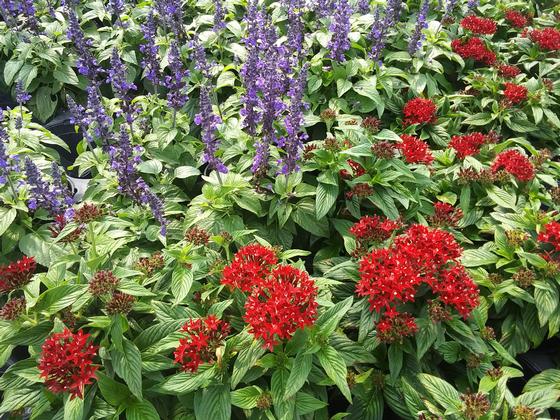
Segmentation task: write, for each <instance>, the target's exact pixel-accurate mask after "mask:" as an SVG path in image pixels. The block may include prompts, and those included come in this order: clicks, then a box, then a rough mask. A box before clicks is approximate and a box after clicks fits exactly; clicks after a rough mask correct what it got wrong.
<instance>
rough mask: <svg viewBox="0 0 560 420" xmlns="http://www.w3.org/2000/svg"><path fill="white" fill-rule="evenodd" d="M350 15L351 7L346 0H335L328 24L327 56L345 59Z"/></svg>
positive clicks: (336, 59) (348, 47) (348, 45)
mask: <svg viewBox="0 0 560 420" xmlns="http://www.w3.org/2000/svg"><path fill="white" fill-rule="evenodd" d="M350 16H352V7H351V6H350V3H348V0H337V2H336V6H335V9H334V13H333V16H332V19H331V24H330V26H329V31H330V32H331V34H332V38H331V40H330V42H329V46H328V48H329V50H330V54H329V56H330V57H331V58H332V59H333V60H335V61H338V62H343V61H345V60H346V58H345V56H344V54H345V53H346V51H348V50H349V49H350V40H349V39H348V34H349V33H350Z"/></svg>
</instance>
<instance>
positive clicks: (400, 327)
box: [375, 311, 418, 344]
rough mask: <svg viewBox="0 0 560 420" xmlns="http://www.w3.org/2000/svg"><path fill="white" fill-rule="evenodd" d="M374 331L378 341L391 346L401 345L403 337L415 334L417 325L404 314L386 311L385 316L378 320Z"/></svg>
mask: <svg viewBox="0 0 560 420" xmlns="http://www.w3.org/2000/svg"><path fill="white" fill-rule="evenodd" d="M375 329H376V330H377V338H379V341H381V342H382V343H386V344H392V343H397V342H398V343H402V342H403V339H404V338H405V337H411V336H413V335H414V334H416V332H417V331H418V325H416V322H415V321H414V317H413V316H412V315H410V314H408V313H406V312H404V313H397V312H395V311H387V313H386V314H385V316H384V317H383V318H381V319H380V320H379V322H378V323H377V326H376V328H375Z"/></svg>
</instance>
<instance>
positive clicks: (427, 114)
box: [403, 98, 437, 126]
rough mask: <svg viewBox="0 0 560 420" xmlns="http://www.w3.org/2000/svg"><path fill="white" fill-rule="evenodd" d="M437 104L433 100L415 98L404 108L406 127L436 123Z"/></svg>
mask: <svg viewBox="0 0 560 420" xmlns="http://www.w3.org/2000/svg"><path fill="white" fill-rule="evenodd" d="M436 112H437V108H436V104H434V102H433V101H432V100H431V99H423V98H414V99H411V100H410V101H408V102H407V103H406V104H405V106H404V108H403V114H404V122H403V123H404V125H405V126H406V125H412V124H430V123H433V122H435V121H436Z"/></svg>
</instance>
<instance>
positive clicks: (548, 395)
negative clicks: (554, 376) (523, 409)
mask: <svg viewBox="0 0 560 420" xmlns="http://www.w3.org/2000/svg"><path fill="white" fill-rule="evenodd" d="M558 398H560V390H557V389H538V390H536V391H529V392H525V393H524V394H521V395H520V396H519V397H517V399H516V401H515V402H516V405H525V406H527V407H531V408H533V409H535V410H539V411H542V410H546V409H547V408H550V407H552V406H553V405H554V404H555V403H556V402H557V401H558Z"/></svg>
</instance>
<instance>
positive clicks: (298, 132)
mask: <svg viewBox="0 0 560 420" xmlns="http://www.w3.org/2000/svg"><path fill="white" fill-rule="evenodd" d="M307 69H308V66H307V65H304V66H303V68H302V69H301V70H300V73H299V74H298V75H297V76H294V77H293V78H292V81H291V82H292V84H291V87H290V90H289V92H288V96H289V98H290V105H289V107H288V115H287V116H286V118H285V119H284V126H285V127H286V136H285V137H282V138H281V139H280V141H278V146H280V147H282V148H283V149H284V157H283V158H282V159H280V161H279V162H278V163H279V164H280V173H281V174H284V175H288V174H290V173H292V172H294V171H297V170H299V167H298V165H297V163H298V161H299V159H300V157H301V149H302V148H303V142H304V141H305V140H306V139H307V134H306V133H304V132H302V127H303V120H304V118H303V112H304V110H305V108H306V106H307V104H306V103H304V102H303V94H304V92H305V86H306V84H307Z"/></svg>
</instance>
